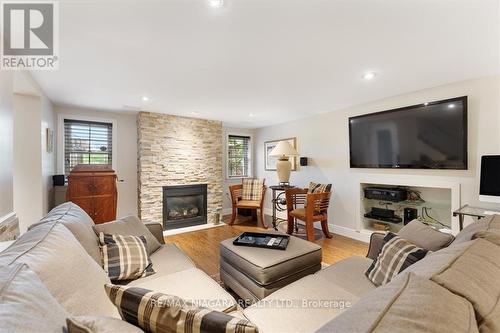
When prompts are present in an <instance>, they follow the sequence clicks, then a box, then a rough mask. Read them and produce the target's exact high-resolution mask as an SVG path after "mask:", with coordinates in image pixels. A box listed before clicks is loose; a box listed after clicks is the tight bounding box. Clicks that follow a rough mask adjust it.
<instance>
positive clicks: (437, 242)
mask: <svg viewBox="0 0 500 333" xmlns="http://www.w3.org/2000/svg"><path fill="white" fill-rule="evenodd" d="M398 236H399V237H401V238H404V239H406V240H407V241H409V242H410V243H413V244H415V245H417V246H418V247H421V248H423V249H426V250H429V251H437V250H440V249H442V248H444V247H447V246H448V245H450V244H451V242H453V240H454V239H455V237H453V235H451V234H445V233H444V232H440V231H438V230H436V229H433V228H431V227H429V226H428V225H425V224H423V223H422V222H420V221H419V220H413V221H411V222H410V223H408V224H407V225H405V226H404V227H403V228H401V230H400V231H399V232H398Z"/></svg>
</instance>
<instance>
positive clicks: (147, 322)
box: [105, 284, 258, 333]
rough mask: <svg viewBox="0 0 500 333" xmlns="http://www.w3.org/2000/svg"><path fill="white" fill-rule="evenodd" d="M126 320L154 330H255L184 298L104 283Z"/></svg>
mask: <svg viewBox="0 0 500 333" xmlns="http://www.w3.org/2000/svg"><path fill="white" fill-rule="evenodd" d="M105 289H106V293H107V294H108V296H109V299H110V300H111V302H112V303H113V304H114V305H115V306H116V307H117V308H118V311H119V312H120V315H121V316H122V318H123V319H124V320H126V321H127V322H129V323H131V324H133V325H136V326H138V327H140V328H142V329H143V330H144V331H146V332H153V333H163V332H166V333H172V332H189V333H209V332H210V333H219V332H220V333H258V329H257V327H256V326H255V325H253V324H252V323H251V322H249V321H248V320H246V319H241V318H237V317H233V316H231V315H228V314H226V313H224V312H219V311H214V310H210V309H206V308H202V307H197V306H196V305H193V304H192V303H190V302H187V301H184V300H183V299H181V298H179V297H177V296H172V295H165V294H162V293H157V292H154V291H151V290H148V289H143V288H138V287H127V286H116V285H112V284H106V285H105Z"/></svg>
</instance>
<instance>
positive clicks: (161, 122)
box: [137, 112, 223, 223]
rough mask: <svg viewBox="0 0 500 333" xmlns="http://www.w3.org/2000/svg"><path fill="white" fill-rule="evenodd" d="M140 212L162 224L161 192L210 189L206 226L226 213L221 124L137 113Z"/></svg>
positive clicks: (149, 113)
mask: <svg viewBox="0 0 500 333" xmlns="http://www.w3.org/2000/svg"><path fill="white" fill-rule="evenodd" d="M137 130H138V135H137V137H138V145H137V146H138V154H137V156H138V168H137V170H138V187H139V188H138V195H139V200H138V205H139V207H138V212H139V216H140V218H141V219H142V220H143V221H154V222H159V223H162V221H163V187H164V186H177V185H193V184H207V222H208V223H212V222H213V221H214V217H215V213H217V212H220V210H221V209H222V194H223V190H222V184H223V176H222V123H221V122H219V121H212V120H204V119H195V118H187V117H179V116H173V115H167V114H160V113H152V112H139V114H138V117H137Z"/></svg>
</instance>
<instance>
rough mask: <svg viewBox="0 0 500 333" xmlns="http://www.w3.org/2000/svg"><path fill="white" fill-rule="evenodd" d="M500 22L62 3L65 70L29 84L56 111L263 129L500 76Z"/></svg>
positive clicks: (473, 1)
mask: <svg viewBox="0 0 500 333" xmlns="http://www.w3.org/2000/svg"><path fill="white" fill-rule="evenodd" d="M498 14H499V9H498V2H497V1H496V0H369V1H368V0H226V1H225V5H224V7H222V8H211V7H210V6H208V0H164V1H153V0H137V1H132V0H125V1H124V0H120V1H118V0H115V1H112V0H93V1H71V0H66V1H65V0H62V1H60V69H59V71H53V72H49V71H40V72H34V73H33V76H34V78H35V80H36V81H37V82H38V83H39V84H40V85H41V86H42V87H43V89H44V91H45V92H46V93H47V94H48V96H49V97H50V98H51V100H52V101H53V102H54V103H56V104H60V105H71V106H79V107H87V108H93V109H102V110H113V111H123V112H127V111H128V112H130V111H137V110H146V111H152V112H162V113H169V114H176V115H185V116H190V117H199V118H208V119H216V120H221V121H223V122H225V123H226V124H228V125H234V126H239V127H261V126H267V125H271V124H276V123H280V122H284V121H288V120H293V119H298V118H301V117H306V116H310V115H314V114H317V113H323V112H328V111H334V110H338V109H340V108H344V107H347V106H351V105H356V104H361V103H365V102H368V101H373V100H377V99H381V98H384V97H389V96H394V95H398V94H401V93H405V92H410V91H416V90H420V89H424V88H428V87H433V86H437V85H441V84H445V83H449V82H454V81H460V80H465V79H469V78H475V77H481V76H486V75H492V74H495V73H497V72H498V64H499V63H498V56H499V54H498V51H499V45H498V43H499V28H498ZM367 70H373V71H376V72H377V73H378V75H377V77H376V78H375V79H374V80H371V81H365V80H363V78H362V76H363V73H364V72H365V71H367ZM142 96H147V97H149V98H150V101H148V102H144V101H142V99H141V97H142Z"/></svg>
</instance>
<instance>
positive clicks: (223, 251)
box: [220, 232, 321, 303]
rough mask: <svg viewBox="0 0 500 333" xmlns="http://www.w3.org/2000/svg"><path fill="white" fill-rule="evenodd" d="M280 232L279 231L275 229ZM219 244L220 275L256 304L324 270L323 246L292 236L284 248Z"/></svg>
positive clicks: (237, 292) (229, 243)
mask: <svg viewBox="0 0 500 333" xmlns="http://www.w3.org/2000/svg"><path fill="white" fill-rule="evenodd" d="M273 233H277V232H273ZM235 238H236V237H234V238H230V239H226V240H225V241H222V242H221V244H220V277H221V279H222V282H224V284H225V285H226V287H229V288H231V289H232V290H233V291H234V292H235V293H236V294H238V295H239V296H240V297H241V298H242V299H244V300H245V301H247V302H250V303H254V302H257V301H259V300H261V299H262V298H264V297H266V296H268V295H270V294H272V293H273V292H275V291H276V290H278V289H280V288H283V287H284V286H286V285H288V284H290V283H292V282H294V281H296V280H298V279H300V278H302V277H304V276H306V275H309V274H313V273H315V272H317V271H319V270H320V269H321V247H320V246H318V245H316V244H314V243H311V242H308V241H305V240H302V239H300V238H297V237H294V236H291V237H290V242H289V243H288V247H287V248H286V250H285V251H281V250H272V249H265V248H258V247H248V246H235V245H233V240H234V239H235Z"/></svg>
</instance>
